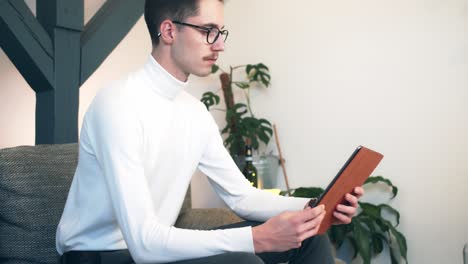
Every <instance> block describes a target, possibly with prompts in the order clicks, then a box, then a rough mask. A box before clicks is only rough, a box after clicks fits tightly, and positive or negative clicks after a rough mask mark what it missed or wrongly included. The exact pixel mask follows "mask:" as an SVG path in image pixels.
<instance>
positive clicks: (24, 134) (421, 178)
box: [0, 0, 468, 263]
mask: <svg viewBox="0 0 468 264" xmlns="http://www.w3.org/2000/svg"><path fill="white" fill-rule="evenodd" d="M286 3H287V4H286ZM226 25H227V26H228V28H229V29H230V36H229V41H228V47H227V50H226V52H225V54H224V55H223V57H222V59H221V61H220V62H219V64H220V65H221V66H227V65H237V64H245V63H256V62H264V63H265V64H266V65H268V66H269V67H270V69H271V73H272V87H270V88H269V89H268V90H267V91H260V92H256V93H254V94H253V106H254V110H255V112H256V114H257V115H258V116H264V117H267V118H268V119H270V120H273V121H274V122H275V123H277V125H278V130H279V134H280V137H281V143H282V148H283V152H284V155H285V157H286V159H287V169H288V174H289V177H290V184H291V185H292V186H293V187H299V186H315V185H321V186H324V185H326V184H327V183H328V181H329V180H330V178H331V177H332V176H333V175H334V174H335V173H336V171H337V169H338V168H339V167H340V166H341V164H342V163H343V162H344V160H345V159H346V158H347V156H348V155H349V154H350V152H351V151H352V150H353V149H354V147H355V146H356V145H359V144H362V145H366V146H369V147H371V148H374V149H376V150H378V151H380V152H382V153H383V154H385V159H384V160H383V162H382V163H381V165H380V166H379V167H378V169H377V170H376V172H375V174H382V175H384V176H386V177H388V178H390V179H391V180H392V181H393V182H394V183H395V184H396V185H397V186H398V187H399V188H400V192H399V195H398V196H397V198H396V199H395V200H394V201H392V202H391V204H392V205H393V206H394V207H396V208H397V209H398V210H399V211H400V213H401V225H400V230H401V231H402V232H403V233H404V234H405V235H406V237H407V239H408V247H409V252H408V254H409V260H410V262H411V263H461V262H462V257H461V256H462V255H461V251H462V247H463V244H464V243H465V242H468V228H467V223H468V210H467V204H468V198H466V194H465V193H464V191H465V189H466V188H467V186H468V137H467V136H466V135H468V122H467V121H466V120H467V116H468V106H467V105H466V104H465V102H466V101H467V99H468V95H467V90H468V89H467V88H468V86H467V84H468V74H467V72H468V38H467V36H468V31H467V30H468V28H467V25H468V2H467V0H424V1H423V0H410V1H408V0H406V1H404V0H391V1H390V0H377V1H376V0H372V1H371V0H354V1H349V0H334V1H333V0H331V1H317V0H308V1H307V0H291V1H287V2H286V1H267V0H255V1H251V0H250V1H248V0H236V1H228V2H227V3H226ZM149 49H150V47H149V38H148V36H147V32H146V28H145V25H144V22H143V21H142V20H140V21H139V22H138V23H137V25H136V26H135V27H134V28H133V30H132V31H131V32H130V34H129V36H128V37H127V38H126V39H125V40H124V41H123V42H122V43H121V44H120V45H119V46H118V47H117V48H116V50H115V51H114V52H113V53H112V54H111V56H110V57H109V58H108V59H107V60H106V61H105V62H104V63H103V65H102V66H101V67H100V68H99V69H98V71H96V73H95V74H94V75H93V76H92V77H91V78H90V79H89V80H88V81H87V82H86V83H85V85H84V86H83V87H82V88H81V98H80V100H81V101H80V106H81V109H80V116H82V114H83V112H84V111H85V110H86V108H87V106H88V104H89V102H90V100H91V98H92V97H93V95H94V94H95V92H96V91H97V90H98V89H99V88H100V87H102V85H104V84H105V83H106V82H108V81H109V80H111V79H113V78H115V77H116V76H120V75H122V74H124V73H125V72H128V71H130V70H132V69H134V68H136V67H138V65H139V64H141V63H142V62H143V61H144V60H145V58H146V56H147V54H148V52H149ZM0 62H1V64H0V80H1V83H2V85H1V86H2V88H1V89H0V124H1V130H0V147H10V146H16V145H21V144H33V143H34V134H33V133H34V102H35V99H34V93H33V92H32V90H31V89H29V88H28V87H27V84H26V83H25V82H24V81H23V80H22V78H21V76H20V75H19V73H18V72H17V71H16V70H15V69H14V67H13V65H12V64H11V62H10V61H9V60H8V58H7V57H6V56H5V55H4V54H3V53H2V52H0ZM192 80H193V88H192V89H193V94H194V95H196V96H199V95H200V94H201V93H202V92H203V91H205V90H207V89H208V90H209V89H211V90H215V89H216V86H217V79H216V78H215V77H213V76H212V77H210V78H206V79H199V78H192ZM80 122H81V118H80ZM203 181H204V180H203V178H197V181H196V182H195V184H194V186H195V190H194V191H195V192H198V193H199V194H200V193H202V192H203V193H204V192H205V191H204V190H203V191H200V188H205V187H203V186H202V185H203ZM370 192H371V191H370ZM371 194H372V193H371ZM200 197H201V196H197V197H195V198H196V199H198V200H196V203H198V204H197V206H203V205H205V206H211V205H210V204H208V201H209V200H211V198H210V197H208V196H203V197H201V198H200ZM379 263H386V262H384V261H383V260H382V258H380V259H379Z"/></svg>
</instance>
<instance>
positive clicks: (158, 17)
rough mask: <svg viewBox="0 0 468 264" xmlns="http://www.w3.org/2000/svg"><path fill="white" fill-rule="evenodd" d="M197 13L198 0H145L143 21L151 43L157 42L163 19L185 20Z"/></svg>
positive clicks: (155, 43) (156, 43)
mask: <svg viewBox="0 0 468 264" xmlns="http://www.w3.org/2000/svg"><path fill="white" fill-rule="evenodd" d="M220 1H221V2H223V1H222V0H220ZM197 14H198V0H146V1H145V21H146V25H147V26H148V31H149V33H150V36H151V41H152V42H153V45H158V44H159V37H158V33H159V26H160V25H161V23H162V22H163V21H164V20H166V19H170V20H177V21H185V20H186V19H187V18H188V17H191V16H196V15H197Z"/></svg>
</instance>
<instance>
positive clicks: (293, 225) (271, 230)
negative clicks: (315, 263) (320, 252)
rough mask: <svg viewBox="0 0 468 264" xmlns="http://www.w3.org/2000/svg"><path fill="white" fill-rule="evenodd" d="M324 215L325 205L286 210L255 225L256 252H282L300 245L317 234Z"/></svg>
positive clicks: (253, 229)
mask: <svg viewBox="0 0 468 264" xmlns="http://www.w3.org/2000/svg"><path fill="white" fill-rule="evenodd" d="M324 216H325V206H324V205H320V206H317V207H315V208H310V207H309V208H306V209H304V210H302V211H293V212H284V213H281V214H279V215H277V216H275V217H273V218H271V219H270V220H268V221H266V222H265V223H264V224H261V225H259V226H256V227H253V228H252V235H253V240H254V248H255V252H256V253H261V252H282V251H286V250H289V249H292V248H298V247H300V246H301V244H302V241H304V240H305V239H307V238H309V237H312V236H314V235H316V234H317V231H318V229H319V227H320V223H322V220H323V217H324Z"/></svg>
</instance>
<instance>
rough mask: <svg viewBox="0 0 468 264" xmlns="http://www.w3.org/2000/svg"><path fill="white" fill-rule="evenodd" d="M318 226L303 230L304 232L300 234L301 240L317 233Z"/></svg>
mask: <svg viewBox="0 0 468 264" xmlns="http://www.w3.org/2000/svg"><path fill="white" fill-rule="evenodd" d="M319 228H320V224H318V225H316V226H315V227H314V228H313V229H311V230H309V231H307V232H304V234H302V235H301V236H300V239H301V241H304V240H306V239H308V238H309V237H313V236H315V235H317V232H318V230H319Z"/></svg>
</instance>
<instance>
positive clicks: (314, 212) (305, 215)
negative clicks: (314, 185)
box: [300, 204, 325, 222]
mask: <svg viewBox="0 0 468 264" xmlns="http://www.w3.org/2000/svg"><path fill="white" fill-rule="evenodd" d="M324 211H325V205H323V204H321V205H319V206H316V207H314V208H310V207H309V208H306V209H304V210H302V211H301V213H300V221H302V222H307V221H309V220H311V219H314V218H316V217H317V216H318V215H320V214H321V213H322V212H324Z"/></svg>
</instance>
